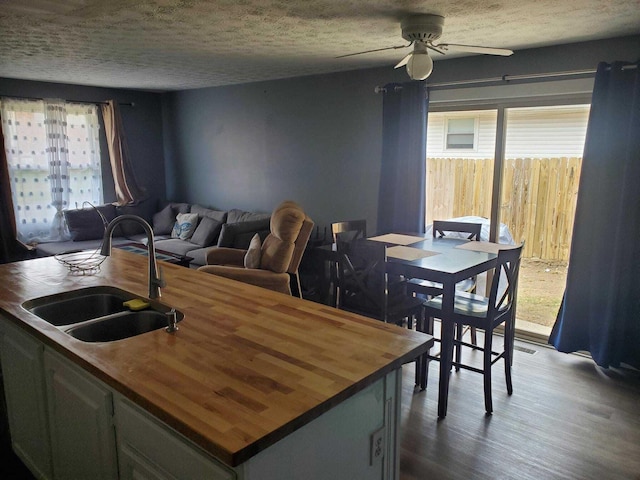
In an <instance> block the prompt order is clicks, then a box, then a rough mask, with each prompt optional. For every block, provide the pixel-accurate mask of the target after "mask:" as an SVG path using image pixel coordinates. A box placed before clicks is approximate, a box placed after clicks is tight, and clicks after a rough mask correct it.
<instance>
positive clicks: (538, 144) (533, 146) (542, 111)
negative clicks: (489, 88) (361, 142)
mask: <svg viewBox="0 0 640 480" xmlns="http://www.w3.org/2000/svg"><path fill="white" fill-rule="evenodd" d="M588 115H589V107H588V106H586V105H567V106H554V107H534V108H512V109H508V110H507V144H506V158H547V157H549V158H552V157H582V148H583V146H584V139H585V135H586V125H587V118H588ZM496 120H497V112H496V111H495V110H473V111H472V110H470V111H465V112H430V113H429V117H428V122H429V124H428V128H427V156H428V157H429V158H472V159H488V158H493V155H494V149H495V141H496ZM457 140H460V141H459V142H458V143H456V142H457Z"/></svg>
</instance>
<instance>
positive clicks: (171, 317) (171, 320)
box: [165, 308, 178, 333]
mask: <svg viewBox="0 0 640 480" xmlns="http://www.w3.org/2000/svg"><path fill="white" fill-rule="evenodd" d="M165 315H166V317H167V326H166V328H165V330H166V331H167V332H169V333H173V332H175V331H176V330H178V314H177V313H176V309H175V308H172V309H171V310H169V311H168V312H167V313H165Z"/></svg>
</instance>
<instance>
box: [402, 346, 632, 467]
mask: <svg viewBox="0 0 640 480" xmlns="http://www.w3.org/2000/svg"><path fill="white" fill-rule="evenodd" d="M496 341H497V342H499V343H501V342H502V337H497V336H496ZM516 348H517V350H516V351H515V354H514V356H515V358H514V367H513V374H512V377H513V389H514V392H513V395H512V396H509V395H507V392H506V386H505V383H504V367H503V363H502V361H500V362H498V363H497V364H496V365H494V368H493V370H494V375H493V403H494V413H493V415H491V416H486V415H485V412H484V400H483V387H482V376H481V375H479V374H477V373H474V372H470V371H464V370H463V371H460V372H457V373H455V372H454V373H452V374H451V387H450V388H451V389H450V395H449V407H448V414H447V417H446V418H445V419H444V420H438V419H437V386H438V367H439V364H438V363H437V362H431V366H430V370H429V383H428V386H427V391H425V392H414V387H413V380H414V378H413V377H414V373H413V372H414V371H413V366H412V365H406V366H405V372H403V398H402V401H403V410H402V426H401V429H402V430H401V461H400V470H401V475H400V477H401V479H403V480H412V479H420V480H423V479H439V480H446V479H485V478H486V479H532V480H533V479H535V480H541V479H545V480H546V479H580V480H589V479H593V480H601V479H635V480H639V479H640V372H638V371H634V370H615V371H614V370H603V369H600V368H599V367H597V366H596V365H595V363H594V362H593V361H592V360H591V359H589V358H586V357H585V356H580V355H568V354H563V353H559V352H557V351H556V350H554V349H551V348H549V347H546V346H542V345H537V344H531V343H526V342H521V341H518V342H517V347H516Z"/></svg>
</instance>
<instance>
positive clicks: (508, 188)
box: [426, 157, 582, 261]
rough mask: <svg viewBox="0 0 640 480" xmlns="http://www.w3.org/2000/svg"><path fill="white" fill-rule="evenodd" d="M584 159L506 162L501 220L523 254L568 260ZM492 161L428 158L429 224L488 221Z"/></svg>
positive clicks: (535, 159) (530, 159)
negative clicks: (472, 218) (452, 220)
mask: <svg viewBox="0 0 640 480" xmlns="http://www.w3.org/2000/svg"><path fill="white" fill-rule="evenodd" d="M581 165H582V158H579V157H572V158H566V157H562V158H516V159H508V160H506V161H505V166H504V172H503V184H502V185H503V187H502V201H501V204H500V221H501V222H502V223H504V224H506V225H507V226H508V227H509V230H510V231H511V235H512V236H513V238H514V240H516V241H521V240H525V241H526V243H525V249H524V252H523V256H524V257H527V258H531V257H535V258H540V259H545V260H564V261H566V260H568V258H569V247H570V245H571V235H572V233H573V220H574V216H575V209H576V199H577V195H578V182H579V180H580V167H581ZM492 179H493V159H481V160H477V159H466V158H428V159H427V198H426V202H427V219H426V220H427V224H429V223H431V222H432V221H433V220H434V219H447V218H452V217H462V216H466V215H475V216H480V217H487V218H488V217H489V216H490V212H491V188H492V185H493V180H492Z"/></svg>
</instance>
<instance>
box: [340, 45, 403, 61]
mask: <svg viewBox="0 0 640 480" xmlns="http://www.w3.org/2000/svg"><path fill="white" fill-rule="evenodd" d="M410 46H411V43H410V44H409V45H396V46H395V47H384V48H374V49H373V50H365V51H364V52H356V53H347V54H346V55H340V56H338V57H335V58H344V57H353V56H354V55H362V54H363V53H373V52H382V51H383V50H397V49H399V48H407V47H410Z"/></svg>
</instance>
